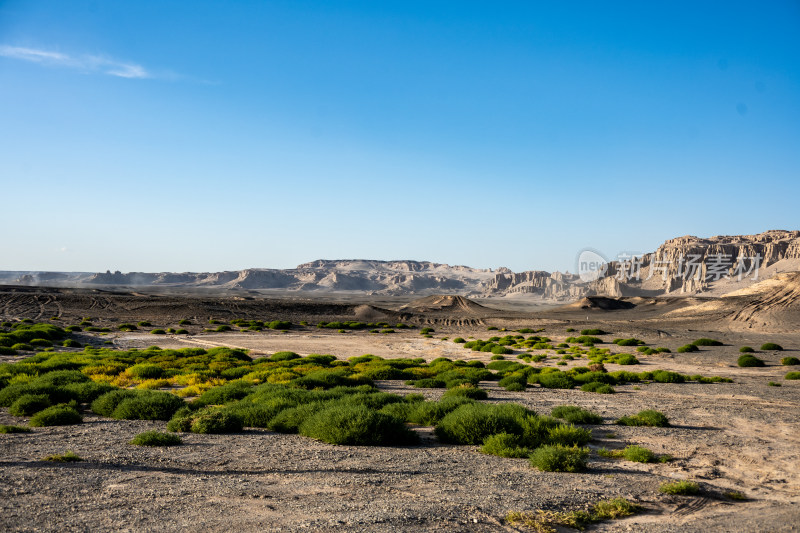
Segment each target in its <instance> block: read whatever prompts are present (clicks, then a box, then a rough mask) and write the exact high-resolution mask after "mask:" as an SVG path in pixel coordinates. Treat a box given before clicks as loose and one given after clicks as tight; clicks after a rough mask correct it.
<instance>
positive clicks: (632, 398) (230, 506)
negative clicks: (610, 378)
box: [0, 379, 800, 532]
mask: <svg viewBox="0 0 800 533" xmlns="http://www.w3.org/2000/svg"><path fill="white" fill-rule="evenodd" d="M743 381H744V382H740V383H734V384H714V385H694V384H684V385H671V384H651V385H645V386H642V387H640V390H634V389H633V387H632V386H624V387H618V390H619V393H618V394H615V395H597V394H591V393H582V392H580V391H577V390H572V391H558V390H547V389H538V388H535V389H530V390H529V391H526V392H522V393H510V392H506V391H503V390H501V389H498V388H497V387H496V385H495V384H493V383H484V384H483V385H484V386H485V387H486V388H487V389H489V390H490V401H498V402H503V401H518V402H520V403H524V404H526V405H528V406H530V407H532V408H533V409H535V410H537V411H538V412H540V413H548V412H549V410H550V408H551V407H552V406H555V405H561V404H565V403H570V404H578V405H582V406H584V407H587V408H590V409H593V410H595V411H597V412H599V413H600V414H601V415H603V416H604V418H606V420H605V422H604V424H603V425H601V426H593V427H592V430H593V434H594V435H595V437H596V440H595V442H593V443H592V447H595V448H596V447H599V446H605V447H608V448H620V447H623V446H624V445H626V444H629V443H636V444H641V445H643V446H647V447H649V448H651V449H652V450H653V451H655V452H656V453H668V454H670V455H672V456H673V457H674V458H675V459H674V460H673V461H671V462H669V463H666V464H653V465H644V464H638V463H631V462H626V461H618V460H608V459H603V458H600V457H598V456H596V455H593V456H592V457H593V459H592V461H591V462H590V465H589V466H590V469H589V472H587V473H583V474H564V473H545V472H538V471H536V470H534V469H532V468H531V467H529V466H528V463H527V461H526V460H524V459H505V458H499V457H493V456H486V455H483V454H480V453H479V452H478V451H477V447H474V446H450V445H442V444H440V443H438V442H437V441H436V440H435V438H434V437H433V435H432V433H431V431H430V429H427V428H419V429H418V431H420V433H421V434H422V435H423V441H422V444H421V445H419V446H414V447H404V448H383V447H354V446H332V445H328V444H324V443H320V442H316V441H313V440H311V439H308V438H305V437H301V436H297V435H283V434H277V433H273V432H270V431H266V430H247V431H245V432H244V433H241V434H236V435H195V434H188V435H185V436H184V444H183V445H181V446H176V447H171V448H143V447H136V446H131V445H129V444H128V441H129V440H130V439H131V438H132V437H133V436H134V435H136V434H137V433H139V432H142V431H146V430H149V429H164V427H165V423H163V422H149V421H118V420H109V419H103V418H100V417H96V416H93V415H87V416H86V419H85V423H84V424H82V425H79V426H66V427H51V428H35V429H34V430H33V432H32V433H30V434H8V435H0V450H2V459H0V480H2V483H0V491H2V498H0V506H2V513H1V514H0V517H1V518H0V527H2V529H4V530H12V531H56V530H65V529H66V530H70V531H73V530H74V531H103V530H122V531H126V530H137V531H138V530H145V531H147V530H173V531H184V530H193V531H216V530H221V529H235V530H248V531H249V530H262V531H263V530H266V531H296V530H299V529H308V530H313V531H328V530H335V531H386V532H389V531H420V530H439V531H509V530H514V528H512V527H510V526H509V525H508V524H505V523H504V521H503V517H504V516H505V515H506V513H507V512H508V511H512V510H532V509H583V508H588V507H589V506H590V505H591V504H592V503H593V502H596V501H597V500H600V499H606V498H612V497H616V496H622V497H625V498H628V499H630V500H632V501H634V502H637V503H640V504H641V505H643V506H644V507H645V510H646V512H645V513H644V514H642V515H639V516H636V517H633V518H630V519H626V520H622V521H618V522H614V523H606V524H603V525H601V526H600V527H599V529H601V530H609V531H611V530H626V529H630V530H635V531H664V532H666V531H701V530H709V529H713V530H717V531H741V530H743V529H742V527H743V524H745V523H746V524H748V527H747V528H745V529H746V530H749V531H794V530H796V529H792V528H793V527H795V528H796V525H795V524H797V522H798V520H797V519H798V518H800V507H799V506H798V502H799V501H800V497H798V487H799V486H800V483H798V471H797V465H798V452H797V449H798V448H797V444H798V442H797V440H798V438H800V423H798V420H797V416H796V414H797V398H798V392H799V391H798V387H797V386H796V385H795V384H791V386H785V387H782V388H781V389H782V390H781V391H780V392H781V394H782V396H783V397H782V398H777V399H764V398H760V397H759V396H758V395H757V393H758V390H756V387H757V386H756V385H755V384H754V383H749V382H748V380H747V379H745V380H743ZM381 387H382V388H383V389H384V390H389V391H395V392H399V393H407V392H411V389H408V388H407V387H405V385H402V384H401V383H399V382H383V383H381ZM761 389H766V387H761ZM770 389H773V387H770ZM415 392H418V391H416V390H415ZM425 392H426V394H427V395H428V396H429V397H431V398H434V397H436V396H438V394H440V393H441V391H436V390H427V391H425ZM764 392H765V393H766V394H770V393H771V392H772V391H768V390H765V391H764ZM754 393H755V394H756V395H754ZM787 404H794V408H793V409H789V408H786V405H787ZM744 405H750V406H757V407H758V409H748V408H743V406H744ZM652 407H658V408H660V409H661V410H662V411H664V412H665V413H666V414H667V415H668V416H669V417H670V419H671V420H672V422H673V424H674V425H673V427H670V428H636V427H620V426H616V425H612V424H611V423H612V422H613V419H615V418H616V417H618V416H621V415H623V414H630V413H633V412H636V411H638V410H640V409H644V408H652ZM24 421H25V419H19V418H16V417H12V416H10V415H8V414H7V410H6V409H3V412H2V413H1V414H0V423H6V424H8V423H20V422H24ZM766 421H769V422H766ZM766 425H768V426H769V428H770V431H769V432H768V433H765V432H764V429H765V427H766ZM67 450H72V451H74V452H75V453H77V454H78V455H79V456H80V457H82V458H83V459H85V461H83V462H76V463H52V462H47V461H42V460H41V459H42V458H43V457H45V456H47V455H50V454H55V453H63V452H65V451H67ZM670 479H693V480H695V481H698V482H700V483H701V485H702V486H703V487H704V489H705V492H704V495H703V496H701V497H681V496H666V495H661V494H659V492H658V486H659V485H660V484H661V483H662V482H663V481H665V480H670ZM727 490H740V491H742V492H744V493H745V494H746V495H747V496H748V497H749V498H751V500H750V501H747V502H734V501H732V500H729V499H727V498H725V497H724V496H723V493H724V492H725V491H727ZM748 521H749V522H748Z"/></svg>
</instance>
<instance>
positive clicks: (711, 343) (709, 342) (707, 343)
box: [692, 338, 722, 346]
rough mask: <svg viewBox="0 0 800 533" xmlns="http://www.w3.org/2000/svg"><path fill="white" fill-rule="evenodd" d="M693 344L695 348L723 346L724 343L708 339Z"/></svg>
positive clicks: (698, 340)
mask: <svg viewBox="0 0 800 533" xmlns="http://www.w3.org/2000/svg"><path fill="white" fill-rule="evenodd" d="M692 344H694V345H695V346H722V343H721V342H720V341H718V340H714V339H706V338H702V339H697V340H696V341H694V342H693V343H692Z"/></svg>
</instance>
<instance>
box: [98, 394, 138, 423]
mask: <svg viewBox="0 0 800 533" xmlns="http://www.w3.org/2000/svg"><path fill="white" fill-rule="evenodd" d="M137 395H138V391H134V390H127V389H117V390H114V391H111V392H107V393H105V394H103V395H101V396H98V397H97V399H95V400H94V401H92V405H91V407H92V411H94V412H95V413H96V414H98V415H100V416H107V417H110V416H111V415H112V413H113V412H114V409H116V408H117V406H118V405H119V404H120V403H122V402H123V401H124V400H127V399H129V398H135V397H136V396H137Z"/></svg>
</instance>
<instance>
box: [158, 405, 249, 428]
mask: <svg viewBox="0 0 800 533" xmlns="http://www.w3.org/2000/svg"><path fill="white" fill-rule="evenodd" d="M167 429H168V430H169V431H175V432H178V431H183V432H187V431H191V432H192V433H238V432H240V431H242V429H244V421H243V420H242V417H241V416H239V415H238V414H236V413H234V412H231V411H229V410H221V409H218V408H213V407H207V408H205V409H201V410H200V411H196V412H191V411H189V410H188V409H186V410H182V411H181V412H180V413H176V415H175V417H174V418H173V419H172V420H170V421H169V423H168V424H167Z"/></svg>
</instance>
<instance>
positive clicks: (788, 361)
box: [781, 357, 800, 366]
mask: <svg viewBox="0 0 800 533" xmlns="http://www.w3.org/2000/svg"><path fill="white" fill-rule="evenodd" d="M781 364H782V365H784V366H794V365H800V359H798V358H797V357H784V358H783V359H781Z"/></svg>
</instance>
